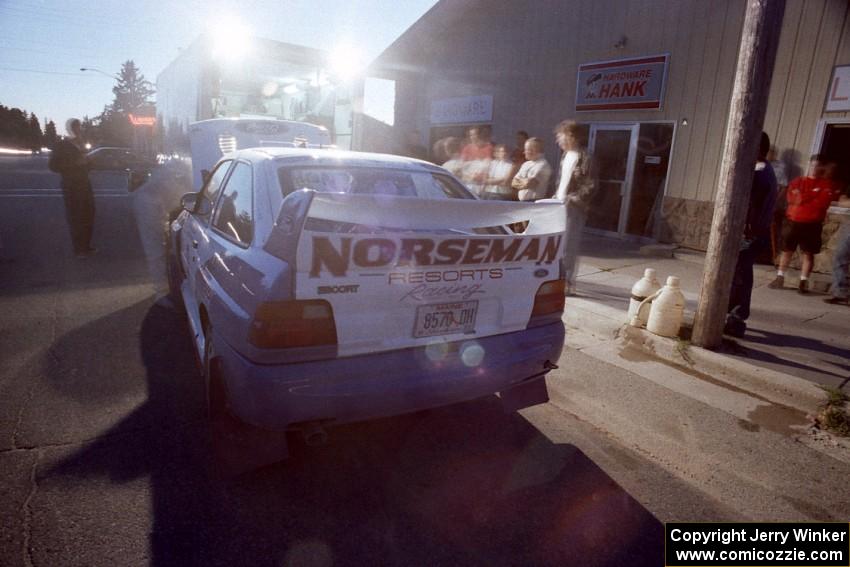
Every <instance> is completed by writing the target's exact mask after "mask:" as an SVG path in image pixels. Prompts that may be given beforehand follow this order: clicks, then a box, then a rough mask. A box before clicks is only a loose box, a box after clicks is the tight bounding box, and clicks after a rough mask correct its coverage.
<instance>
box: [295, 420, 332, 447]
mask: <svg viewBox="0 0 850 567" xmlns="http://www.w3.org/2000/svg"><path fill="white" fill-rule="evenodd" d="M301 436H302V437H303V438H304V443H305V444H306V445H307V446H308V447H321V446H323V445H327V443H328V433H327V431H325V428H324V427H322V425H321V424H320V423H308V424H305V425H304V426H303V427H302V428H301Z"/></svg>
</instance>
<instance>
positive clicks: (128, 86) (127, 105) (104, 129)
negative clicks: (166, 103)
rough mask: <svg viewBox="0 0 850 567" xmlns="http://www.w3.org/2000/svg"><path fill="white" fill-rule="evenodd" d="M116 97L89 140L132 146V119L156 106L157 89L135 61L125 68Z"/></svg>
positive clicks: (127, 63)
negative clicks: (153, 100) (142, 111)
mask: <svg viewBox="0 0 850 567" xmlns="http://www.w3.org/2000/svg"><path fill="white" fill-rule="evenodd" d="M112 93H113V94H114V95H115V99H114V100H113V101H112V104H111V105H109V106H107V107H105V108H104V109H103V112H102V113H101V115H100V117H99V121H98V122H97V123H94V124H92V125H91V128H90V134H89V137H90V138H91V139H93V140H97V141H101V142H103V143H106V144H110V145H116V146H129V145H131V143H132V140H133V125H132V124H130V119H129V116H128V115H129V114H131V113H135V112H139V110H141V109H143V108H145V107H148V106H151V105H152V104H153V102H152V101H151V97H152V96H153V94H154V89H153V85H152V84H151V83H150V81H148V80H147V79H145V77H144V75H142V73H141V72H140V71H139V68H138V67H136V64H135V63H134V62H133V60H132V59H131V60H128V61H125V62H124V64H123V65H121V71H120V73H119V75H118V80H117V83H116V84H115V86H114V87H112ZM84 132H85V129H84Z"/></svg>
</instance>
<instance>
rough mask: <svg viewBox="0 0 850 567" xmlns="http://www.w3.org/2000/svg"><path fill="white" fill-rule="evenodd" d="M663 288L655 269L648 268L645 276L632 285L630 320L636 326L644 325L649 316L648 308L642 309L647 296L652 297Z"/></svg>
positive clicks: (644, 273)
mask: <svg viewBox="0 0 850 567" xmlns="http://www.w3.org/2000/svg"><path fill="white" fill-rule="evenodd" d="M659 289H661V284H659V283H658V279H657V278H656V277H655V270H653V269H652V268H647V269H646V270H644V272H643V277H642V278H641V279H639V280H638V281H637V282H635V285H633V286H632V298H631V299H630V300H629V315H628V319H627V320H628V321H629V322H630V323H631V324H632V325H634V326H635V327H643V326H645V325H646V320H647V317H648V316H649V310H648V309H640V304H641V302H642V301H643V300H644V299H646V298H647V297H652V296H653V295H655V292H657V291H658V290H659ZM636 316H637V318H638V322H637V324H635V323H634V322H633V319H634V318H635V317H636Z"/></svg>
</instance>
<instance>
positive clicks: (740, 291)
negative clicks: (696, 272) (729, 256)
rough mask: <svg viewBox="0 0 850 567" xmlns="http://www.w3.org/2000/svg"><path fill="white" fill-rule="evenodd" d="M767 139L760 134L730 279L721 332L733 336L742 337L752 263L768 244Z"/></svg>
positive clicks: (770, 179)
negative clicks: (741, 232)
mask: <svg viewBox="0 0 850 567" xmlns="http://www.w3.org/2000/svg"><path fill="white" fill-rule="evenodd" d="M769 150H770V138H769V137H768V135H767V134H766V133H764V132H762V134H761V143H760V145H759V154H758V161H757V162H756V167H755V172H754V173H753V188H752V190H751V191H750V204H749V207H748V208H747V221H746V224H745V225H744V235H743V239H742V240H741V248H740V251H739V252H738V263H737V264H736V266H735V276H734V278H733V280H732V292H731V294H730V295H729V307H728V309H727V315H726V326H725V328H724V329H723V332H724V333H726V334H727V335H732V336H733V337H743V336H744V333H745V332H746V330H747V323H746V320H747V319H748V318H749V317H750V300H751V298H752V295H753V265H754V264H755V262H756V258H758V256H759V255H760V254H761V253H762V251H763V250H765V249H766V248H768V247H769V246H770V225H771V223H772V222H773V208H774V207H775V206H776V198H777V196H778V189H777V185H776V175H775V174H774V172H773V167H772V166H771V165H770V162H769V161H767V152H768V151H769Z"/></svg>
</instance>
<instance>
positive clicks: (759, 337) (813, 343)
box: [725, 327, 850, 378]
mask: <svg viewBox="0 0 850 567" xmlns="http://www.w3.org/2000/svg"><path fill="white" fill-rule="evenodd" d="M735 344H736V346H735V347H732V348H730V347H725V350H729V351H730V352H728V354H732V355H733V356H741V357H744V358H749V359H751V360H758V361H760V362H765V363H770V364H775V365H777V366H783V367H786V368H792V369H796V370H802V371H805V372H812V373H814V374H822V375H824V376H833V377H837V378H846V377H847V374H837V373H835V372H829V371H828V370H825V369H823V368H818V367H816V366H809V365H807V364H803V363H801V362H797V361H795V360H793V359H791V358H785V357H780V356H777V355H776V354H774V353H772V352H767V351H764V350H759V349H758V348H754V347H753V345H764V346H769V347H774V348H789V349H790V348H793V349H800V350H806V351H809V352H810V353H812V354H815V355H816V354H823V355H828V356H834V357H837V358H840V359H841V360H845V361H846V360H850V349H846V348H841V347H837V346H834V345H831V344H828V343H825V342H823V341H819V340H817V339H812V338H809V337H801V336H799V335H788V334H785V333H776V332H774V331H766V330H764V329H759V328H756V327H750V328H748V329H747V334H746V336H745V337H744V342H741V343H738V342H736V343H735ZM824 362H826V363H828V364H830V365H831V366H836V367H839V368H845V369H846V368H847V367H846V366H843V365H841V364H840V363H836V362H833V361H830V360H826V361H824Z"/></svg>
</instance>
